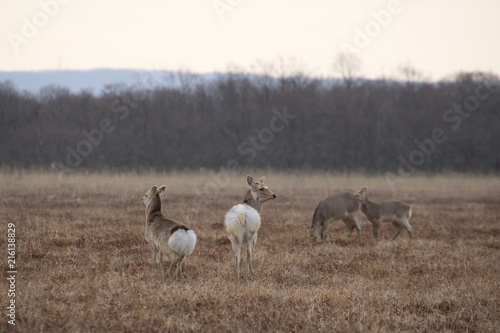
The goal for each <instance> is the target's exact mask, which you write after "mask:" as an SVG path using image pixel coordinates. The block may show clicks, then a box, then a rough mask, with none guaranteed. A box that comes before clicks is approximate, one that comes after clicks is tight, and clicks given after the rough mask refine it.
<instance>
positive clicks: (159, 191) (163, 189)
mask: <svg viewBox="0 0 500 333" xmlns="http://www.w3.org/2000/svg"><path fill="white" fill-rule="evenodd" d="M166 188H167V185H162V186H160V188H159V189H158V194H159V195H162V194H163V193H164V192H165V189H166Z"/></svg>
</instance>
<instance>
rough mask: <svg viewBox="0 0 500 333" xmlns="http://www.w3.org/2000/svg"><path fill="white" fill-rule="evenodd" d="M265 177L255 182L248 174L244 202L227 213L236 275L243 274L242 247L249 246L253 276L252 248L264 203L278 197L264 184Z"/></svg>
mask: <svg viewBox="0 0 500 333" xmlns="http://www.w3.org/2000/svg"><path fill="white" fill-rule="evenodd" d="M264 181H265V177H262V178H261V179H260V180H259V181H258V182H255V181H254V180H253V178H252V177H251V176H247V183H248V186H250V188H249V189H248V190H247V192H246V193H245V197H244V198H243V203H242V204H237V205H234V206H233V207H232V208H231V209H230V210H229V211H228V212H227V214H226V217H225V220H224V225H225V226H226V230H227V232H228V234H229V240H230V241H231V245H232V247H233V250H234V253H235V255H236V275H237V277H238V279H239V278H240V276H241V261H242V258H241V249H242V247H243V246H244V245H246V246H247V263H248V269H249V271H250V275H251V276H252V277H253V276H254V275H253V267H252V250H253V247H254V245H255V243H256V242H257V233H258V231H259V228H260V211H261V210H262V205H263V204H264V202H266V201H268V200H273V199H275V198H276V194H274V193H273V192H271V191H270V190H269V188H268V187H267V186H266V185H265V184H264Z"/></svg>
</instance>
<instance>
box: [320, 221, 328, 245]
mask: <svg viewBox="0 0 500 333" xmlns="http://www.w3.org/2000/svg"><path fill="white" fill-rule="evenodd" d="M327 227H328V221H323V225H322V226H321V240H325V239H326V228H327Z"/></svg>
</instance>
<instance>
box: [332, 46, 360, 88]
mask: <svg viewBox="0 0 500 333" xmlns="http://www.w3.org/2000/svg"><path fill="white" fill-rule="evenodd" d="M360 69H361V59H360V58H359V57H358V56H357V55H356V54H354V53H350V52H342V53H339V54H337V56H336V57H335V62H334V63H333V71H334V72H335V73H337V74H340V76H342V79H343V80H344V83H345V85H346V86H347V87H348V88H351V87H352V85H353V83H354V81H355V79H356V77H357V76H358V75H359V72H360Z"/></svg>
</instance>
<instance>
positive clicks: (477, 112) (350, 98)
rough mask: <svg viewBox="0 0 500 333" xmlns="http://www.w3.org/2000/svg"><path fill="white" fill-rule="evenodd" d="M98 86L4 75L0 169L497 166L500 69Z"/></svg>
mask: <svg viewBox="0 0 500 333" xmlns="http://www.w3.org/2000/svg"><path fill="white" fill-rule="evenodd" d="M155 80H157V79H156V78H155V77H153V76H151V77H147V76H146V77H142V78H139V79H138V84H137V85H134V86H124V85H120V84H114V85H108V86H107V87H106V88H105V89H103V91H101V92H99V93H98V94H92V93H91V92H87V91H81V92H79V93H72V92H70V90H69V89H66V88H64V87H60V86H46V87H44V88H42V89H41V90H40V91H39V93H37V94H31V93H28V92H21V91H19V90H18V89H17V88H16V87H15V86H13V84H12V83H10V82H9V81H5V82H3V83H0V166H4V167H23V168H30V167H36V168H51V167H52V168H56V169H59V170H65V169H66V170H73V169H81V170H86V169H100V168H112V169H125V170H127V169H128V170H130V169H132V170H134V169H136V170H141V169H145V168H148V169H155V170H172V169H185V168H189V169H197V168H208V169H218V168H221V167H225V168H239V167H272V168H284V169H288V168H302V169H328V170H339V171H345V170H352V171H365V172H386V171H390V172H396V171H397V170H398V168H399V169H401V168H406V170H413V169H414V170H418V171H422V172H440V171H459V172H463V171H472V172H498V171H500V89H499V80H498V77H497V76H495V75H493V74H488V73H461V74H458V75H456V76H454V77H453V78H452V79H449V80H446V81H441V82H437V83H435V82H419V81H414V80H411V79H408V80H402V81H395V80H360V79H356V80H352V79H351V80H344V81H343V80H337V81H335V80H326V79H317V78H311V77H308V76H305V75H287V76H282V77H274V76H267V75H253V74H242V73H225V74H218V75H216V76H214V78H212V79H210V80H200V79H199V78H198V77H197V76H196V75H194V74H189V73H179V74H178V77H177V82H178V83H179V84H177V85H176V86H169V85H166V84H159V85H158V84H156V83H158V82H156V81H155Z"/></svg>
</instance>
